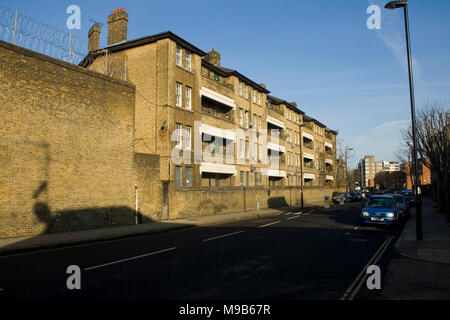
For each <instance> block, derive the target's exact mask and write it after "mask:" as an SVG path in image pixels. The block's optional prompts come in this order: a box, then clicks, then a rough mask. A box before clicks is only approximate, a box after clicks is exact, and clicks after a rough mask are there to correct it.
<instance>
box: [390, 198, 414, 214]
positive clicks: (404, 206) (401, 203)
mask: <svg viewBox="0 0 450 320" xmlns="http://www.w3.org/2000/svg"><path fill="white" fill-rule="evenodd" d="M389 196H392V197H393V198H394V200H395V203H396V204H397V206H398V207H399V209H400V218H406V217H408V216H409V211H410V210H409V204H408V200H407V199H406V197H405V196H404V195H403V194H400V193H395V194H389Z"/></svg>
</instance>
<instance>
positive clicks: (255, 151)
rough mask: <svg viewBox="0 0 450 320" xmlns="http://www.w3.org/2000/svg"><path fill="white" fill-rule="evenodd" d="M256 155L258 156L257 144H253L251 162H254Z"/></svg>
mask: <svg viewBox="0 0 450 320" xmlns="http://www.w3.org/2000/svg"><path fill="white" fill-rule="evenodd" d="M257 155H258V144H257V143H256V142H254V143H253V152H252V160H256V156H257Z"/></svg>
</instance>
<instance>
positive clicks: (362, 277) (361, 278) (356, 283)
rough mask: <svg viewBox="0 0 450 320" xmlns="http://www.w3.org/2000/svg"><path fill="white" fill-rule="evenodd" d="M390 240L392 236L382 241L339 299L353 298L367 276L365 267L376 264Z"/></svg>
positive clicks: (392, 238)
mask: <svg viewBox="0 0 450 320" xmlns="http://www.w3.org/2000/svg"><path fill="white" fill-rule="evenodd" d="M392 240H394V237H387V238H386V240H385V241H384V242H383V244H382V245H381V247H380V248H379V249H378V251H377V252H376V253H375V255H374V256H373V257H372V258H371V259H370V260H369V262H368V263H367V264H366V266H365V267H364V268H363V269H362V271H361V272H360V274H359V275H358V276H357V277H356V279H355V280H354V281H353V282H352V284H351V285H350V287H348V289H347V291H345V293H344V294H343V295H342V297H341V298H340V300H353V299H354V298H355V296H356V294H357V293H358V292H359V290H360V289H361V286H362V285H363V283H364V282H365V281H366V278H367V268H369V266H371V265H376V264H377V263H378V261H379V260H380V258H381V257H382V256H383V254H384V253H385V252H386V250H387V248H388V247H389V245H390V244H391V242H392Z"/></svg>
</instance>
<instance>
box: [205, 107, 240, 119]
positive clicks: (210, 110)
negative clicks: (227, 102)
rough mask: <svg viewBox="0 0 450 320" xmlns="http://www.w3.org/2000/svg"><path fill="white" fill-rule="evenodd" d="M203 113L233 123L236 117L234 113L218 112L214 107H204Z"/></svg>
mask: <svg viewBox="0 0 450 320" xmlns="http://www.w3.org/2000/svg"><path fill="white" fill-rule="evenodd" d="M202 113H205V114H207V115H210V116H213V117H217V118H220V119H224V120H228V121H233V122H234V116H233V113H232V112H222V111H221V110H218V109H216V108H214V107H205V106H202Z"/></svg>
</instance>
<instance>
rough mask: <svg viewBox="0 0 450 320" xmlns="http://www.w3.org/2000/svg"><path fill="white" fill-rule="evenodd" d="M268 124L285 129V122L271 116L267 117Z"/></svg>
mask: <svg viewBox="0 0 450 320" xmlns="http://www.w3.org/2000/svg"><path fill="white" fill-rule="evenodd" d="M266 120H267V122H268V123H271V124H273V125H274V126H277V127H278V128H281V129H284V122H283V121H281V120H278V119H275V118H273V117H271V116H267V118H266Z"/></svg>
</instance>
